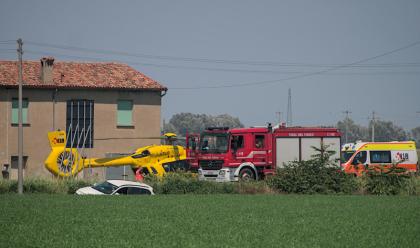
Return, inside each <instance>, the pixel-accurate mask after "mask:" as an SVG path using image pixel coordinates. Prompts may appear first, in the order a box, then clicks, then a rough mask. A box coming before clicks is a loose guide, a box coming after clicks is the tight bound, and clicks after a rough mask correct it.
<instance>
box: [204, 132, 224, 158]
mask: <svg viewBox="0 0 420 248" xmlns="http://www.w3.org/2000/svg"><path fill="white" fill-rule="evenodd" d="M200 140H201V142H200V144H201V145H200V148H201V151H202V152H204V153H225V152H227V149H228V136H227V134H224V133H223V134H208V133H207V134H204V135H203V136H202V137H201V139H200Z"/></svg>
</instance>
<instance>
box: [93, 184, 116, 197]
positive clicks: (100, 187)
mask: <svg viewBox="0 0 420 248" xmlns="http://www.w3.org/2000/svg"><path fill="white" fill-rule="evenodd" d="M92 188H94V189H96V190H97V191H100V192H102V193H104V194H111V193H112V192H114V190H116V189H117V188H118V187H117V186H115V185H114V184H112V183H109V182H107V181H105V182H103V183H99V184H95V185H93V186H92Z"/></svg>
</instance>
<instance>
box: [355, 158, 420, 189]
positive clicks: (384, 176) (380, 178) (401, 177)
mask: <svg viewBox="0 0 420 248" xmlns="http://www.w3.org/2000/svg"><path fill="white" fill-rule="evenodd" d="M363 180H364V181H365V182H364V187H365V191H366V192H367V193H369V194H374V195H398V194H408V195H415V194H416V192H417V187H418V186H417V183H418V179H417V178H416V177H415V176H414V175H411V174H408V173H406V170H405V169H404V168H400V167H398V164H393V165H392V166H391V167H389V168H388V167H387V166H384V165H381V166H376V167H375V168H368V170H367V172H366V173H365V175H364V176H363Z"/></svg>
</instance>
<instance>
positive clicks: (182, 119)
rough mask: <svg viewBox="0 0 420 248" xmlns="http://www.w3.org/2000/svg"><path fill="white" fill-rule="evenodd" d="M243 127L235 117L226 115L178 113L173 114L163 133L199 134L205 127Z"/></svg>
mask: <svg viewBox="0 0 420 248" xmlns="http://www.w3.org/2000/svg"><path fill="white" fill-rule="evenodd" d="M215 126H217V127H230V128H234V127H243V124H242V123H241V122H240V120H239V119H238V118H236V117H232V116H230V115H228V114H222V115H217V116H212V115H206V114H193V113H179V114H175V115H173V116H172V117H171V119H170V120H169V123H165V124H164V127H163V131H164V132H175V133H177V134H179V135H185V134H186V132H187V131H188V132H189V133H200V132H202V131H203V130H204V129H205V128H207V127H215Z"/></svg>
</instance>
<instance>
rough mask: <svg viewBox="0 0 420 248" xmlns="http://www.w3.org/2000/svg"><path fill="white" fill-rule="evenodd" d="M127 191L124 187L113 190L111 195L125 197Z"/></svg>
mask: <svg viewBox="0 0 420 248" xmlns="http://www.w3.org/2000/svg"><path fill="white" fill-rule="evenodd" d="M127 190H128V188H127V187H126V186H123V187H121V188H118V189H117V190H115V191H114V193H112V195H127Z"/></svg>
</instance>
